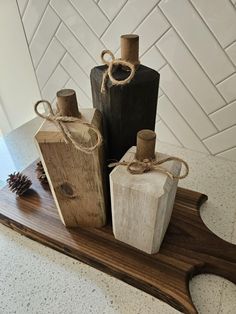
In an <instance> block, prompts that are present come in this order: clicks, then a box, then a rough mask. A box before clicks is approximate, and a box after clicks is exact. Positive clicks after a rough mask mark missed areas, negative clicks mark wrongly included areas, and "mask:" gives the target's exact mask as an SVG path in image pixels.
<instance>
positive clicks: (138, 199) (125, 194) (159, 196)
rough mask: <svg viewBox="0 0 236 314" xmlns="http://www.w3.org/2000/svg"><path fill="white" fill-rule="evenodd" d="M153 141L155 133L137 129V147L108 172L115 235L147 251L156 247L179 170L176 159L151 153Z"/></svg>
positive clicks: (162, 235) (175, 186)
mask: <svg viewBox="0 0 236 314" xmlns="http://www.w3.org/2000/svg"><path fill="white" fill-rule="evenodd" d="M155 140H156V134H155V132H153V131H151V130H141V131H140V132H139V133H138V135H137V150H136V147H132V148H130V149H129V150H128V152H127V153H126V154H125V155H124V157H123V158H122V161H125V162H126V163H125V165H124V163H123V164H122V163H121V164H120V165H118V166H116V168H115V169H113V171H112V172H111V173H110V190H111V191H110V192H111V207H112V225H113V233H114V235H115V238H116V239H118V240H120V241H122V242H125V243H127V244H129V245H131V246H134V247H135V248H137V249H140V250H142V251H144V252H146V253H149V254H152V253H156V252H158V251H159V249H160V246H161V242H162V240H163V238H164V235H165V232H166V229H167V227H168V224H169V222H170V218H171V214H172V209H173V204H174V199H175V194H176V190H177V184H178V178H179V174H180V170H181V162H180V161H179V160H178V158H176V157H169V156H167V155H163V154H161V153H155ZM166 158H168V160H166ZM169 159H170V160H169ZM134 160H135V161H134ZM163 160H166V162H165V165H164V167H161V166H159V163H160V164H162V161H163ZM132 161H134V162H133V163H131V162H132ZM182 162H183V163H185V162H184V161H182ZM185 164H186V163H185ZM126 165H127V166H128V168H127V167H126ZM140 167H141V168H140ZM152 167H153V169H152ZM155 168H156V169H155ZM127 170H130V172H129V171H127ZM131 170H132V171H131ZM187 172H188V167H187ZM171 175H173V177H174V178H175V179H173V178H171ZM180 178H181V177H180Z"/></svg>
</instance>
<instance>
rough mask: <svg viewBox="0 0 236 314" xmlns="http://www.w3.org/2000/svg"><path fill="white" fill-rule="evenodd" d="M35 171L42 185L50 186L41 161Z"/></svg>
mask: <svg viewBox="0 0 236 314" xmlns="http://www.w3.org/2000/svg"><path fill="white" fill-rule="evenodd" d="M35 171H36V173H37V178H38V180H39V181H40V183H41V184H48V179H47V176H46V173H45V171H44V168H43V165H42V162H41V161H39V162H38V163H37V167H36V170H35Z"/></svg>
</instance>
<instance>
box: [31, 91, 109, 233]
mask: <svg viewBox="0 0 236 314" xmlns="http://www.w3.org/2000/svg"><path fill="white" fill-rule="evenodd" d="M40 102H44V103H45V101H43V100H42V101H39V102H38V103H37V104H36V106H35V108H36V107H37V106H38V104H39V103H40ZM46 104H48V106H49V111H50V112H51V115H50V116H44V115H42V114H40V113H39V112H38V110H37V109H36V113H37V114H38V115H40V116H41V117H43V118H45V119H46V121H44V123H43V124H42V126H41V127H40V129H39V130H38V132H37V133H36V135H35V139H36V142H37V146H38V149H39V152H40V157H41V161H42V163H43V166H44V168H45V172H46V174H47V178H48V181H49V184H50V188H51V191H52V194H53V197H54V200H55V203H56V206H57V208H58V211H59V214H60V217H61V220H62V222H63V223H64V224H65V225H66V226H67V227H75V226H79V225H82V226H90V227H101V226H103V225H105V223H106V187H105V180H104V171H105V169H104V147H103V145H100V146H98V147H96V148H95V146H96V143H97V140H98V137H97V134H96V132H94V131H93V130H92V129H97V130H98V132H99V131H100V132H102V116H101V113H100V112H99V111H98V110H97V109H93V108H91V109H81V110H80V112H79V110H78V105H77V100H76V94H75V91H73V90H70V89H66V90H61V91H59V92H57V107H58V111H59V112H58V113H57V115H54V114H53V112H52V109H51V106H50V104H49V103H48V102H46ZM60 119H62V120H60ZM73 119H74V120H75V121H73ZM48 120H49V121H48ZM66 120H69V121H70V120H72V121H71V122H66ZM61 121H62V123H61ZM63 121H64V122H63ZM81 121H82V122H81ZM58 122H59V123H60V125H58ZM90 125H91V126H92V129H91V128H90V127H89V126H90ZM68 130H69V132H70V133H68ZM63 133H66V136H67V137H69V138H70V137H71V138H72V141H71V140H69V138H68V143H65V134H63ZM73 142H74V143H73ZM75 143H80V144H82V146H81V147H82V148H83V149H82V150H81V149H78V147H76V144H75ZM92 146H93V147H94V149H91V151H89V148H91V147H92ZM88 151H89V152H88Z"/></svg>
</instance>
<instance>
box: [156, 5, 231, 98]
mask: <svg viewBox="0 0 236 314" xmlns="http://www.w3.org/2000/svg"><path fill="white" fill-rule="evenodd" d="M162 1H163V0H161V1H160V3H161V2H162ZM160 3H159V4H160ZM159 4H158V6H159ZM159 8H160V10H161V11H162V9H161V7H159ZM162 13H163V12H162ZM163 14H164V13H163ZM164 15H165V14H164ZM165 17H166V19H167V20H168V22H169V23H170V25H171V26H172V29H173V30H174V31H175V33H176V34H177V35H178V37H179V38H180V40H181V42H182V43H183V44H184V46H185V47H186V48H187V50H188V51H189V53H190V54H191V55H192V57H193V59H194V60H195V61H196V62H197V64H198V65H199V67H200V68H201V70H202V71H203V72H204V73H205V75H206V76H207V77H208V79H209V80H210V82H211V83H212V85H213V86H215V85H216V84H215V83H214V81H213V80H212V78H211V77H210V75H208V73H207V72H206V70H205V69H204V67H203V66H202V65H201V63H200V62H199V61H198V59H197V57H195V56H194V54H193V52H192V50H191V49H190V48H189V46H188V44H187V43H186V42H185V40H184V39H183V37H182V36H181V35H180V33H179V32H178V31H177V29H176V28H175V27H174V25H173V24H172V23H171V22H170V21H169V19H168V18H167V16H166V15H165ZM215 88H216V86H215ZM216 91H217V92H218V94H219V96H220V97H221V98H222V100H224V102H226V100H225V99H224V97H223V96H222V95H221V93H220V92H219V91H218V89H216Z"/></svg>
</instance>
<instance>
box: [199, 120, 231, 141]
mask: <svg viewBox="0 0 236 314" xmlns="http://www.w3.org/2000/svg"><path fill="white" fill-rule="evenodd" d="M234 127H236V124H233V125H231V126H229V127H227V128H225V129H223V130H220V131H219V132H218V133H216V134H213V135H209V136H207V137H205V138H203V139H202V141H206V140H208V139H209V138H211V137H214V136H216V135H218V134H220V133H223V132H225V131H227V130H229V129H232V128H234Z"/></svg>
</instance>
